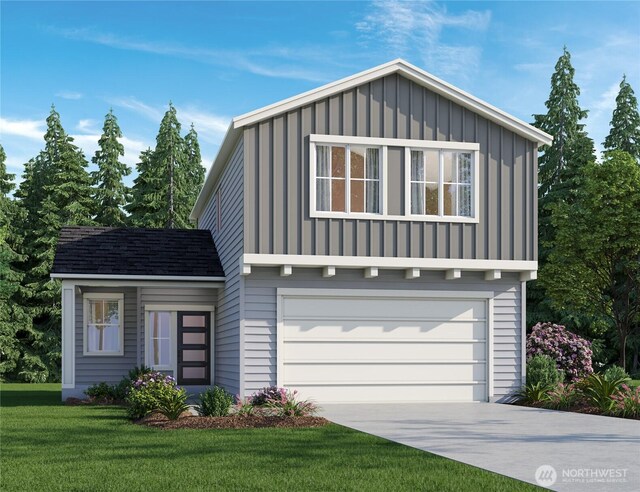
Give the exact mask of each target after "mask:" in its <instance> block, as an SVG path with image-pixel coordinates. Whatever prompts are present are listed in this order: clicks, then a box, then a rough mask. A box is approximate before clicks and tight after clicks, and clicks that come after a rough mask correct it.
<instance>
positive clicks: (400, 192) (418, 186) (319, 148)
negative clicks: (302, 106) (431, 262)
mask: <svg viewBox="0 0 640 492" xmlns="http://www.w3.org/2000/svg"><path fill="white" fill-rule="evenodd" d="M479 152H480V145H479V144H477V143H470V142H438V141H427V140H408V139H391V138H377V137H352V136H342V135H311V136H310V161H309V163H310V178H311V179H310V183H309V192H310V204H309V205H310V214H311V216H312V217H336V218H339V217H354V218H368V219H381V220H406V221H434V222H478V203H479V191H478V183H479V180H478V164H479Z"/></svg>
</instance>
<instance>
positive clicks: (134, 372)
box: [129, 364, 154, 383]
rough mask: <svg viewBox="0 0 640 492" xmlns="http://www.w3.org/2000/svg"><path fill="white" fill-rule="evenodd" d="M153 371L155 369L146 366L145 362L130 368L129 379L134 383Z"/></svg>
mask: <svg viewBox="0 0 640 492" xmlns="http://www.w3.org/2000/svg"><path fill="white" fill-rule="evenodd" d="M152 372H154V370H153V369H151V368H150V367H147V366H145V365H144V364H142V365H140V366H136V367H134V368H133V369H130V370H129V381H130V382H132V383H133V382H134V381H137V380H138V379H140V378H141V377H142V376H144V375H146V374H151V373H152Z"/></svg>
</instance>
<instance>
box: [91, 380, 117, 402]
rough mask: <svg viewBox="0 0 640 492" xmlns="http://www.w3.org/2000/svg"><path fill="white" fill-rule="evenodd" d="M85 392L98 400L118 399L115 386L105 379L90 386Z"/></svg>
mask: <svg viewBox="0 0 640 492" xmlns="http://www.w3.org/2000/svg"><path fill="white" fill-rule="evenodd" d="M85 394H86V395H87V396H88V397H89V398H91V399H92V400H97V401H113V400H116V399H117V398H116V396H115V386H111V385H110V384H108V383H105V382H104V381H103V382H102V383H98V384H94V385H91V386H89V387H88V388H87V389H86V390H85Z"/></svg>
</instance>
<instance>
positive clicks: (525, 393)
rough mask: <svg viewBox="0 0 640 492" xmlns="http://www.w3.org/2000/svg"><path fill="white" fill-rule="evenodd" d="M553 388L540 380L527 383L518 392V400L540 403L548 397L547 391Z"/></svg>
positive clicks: (529, 403)
mask: <svg viewBox="0 0 640 492" xmlns="http://www.w3.org/2000/svg"><path fill="white" fill-rule="evenodd" d="M552 389H553V388H552V387H550V386H546V385H544V384H542V383H540V382H538V383H533V384H532V383H527V384H526V385H525V386H524V387H523V388H522V389H521V390H520V391H519V392H518V393H517V395H516V396H517V398H518V401H521V402H523V403H526V404H528V405H541V404H543V403H545V402H546V401H547V400H548V399H549V391H551V390H552Z"/></svg>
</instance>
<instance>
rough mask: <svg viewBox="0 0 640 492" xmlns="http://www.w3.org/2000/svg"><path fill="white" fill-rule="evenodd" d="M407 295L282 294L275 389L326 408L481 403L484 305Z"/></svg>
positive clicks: (484, 361) (484, 387)
mask: <svg viewBox="0 0 640 492" xmlns="http://www.w3.org/2000/svg"><path fill="white" fill-rule="evenodd" d="M347 292H348V291H347ZM409 295H411V296H413V297H407V293H401V294H400V293H395V292H394V293H387V294H385V295H379V294H375V293H374V294H370V295H358V296H354V295H348V294H347V293H346V292H344V291H341V293H340V294H337V293H335V292H334V293H333V294H331V295H326V294H324V295H318V294H313V295H300V294H282V295H281V297H280V301H279V308H278V321H279V326H278V383H279V384H280V385H282V386H285V387H289V388H293V389H297V390H299V392H300V393H301V394H302V395H303V396H304V397H309V398H313V399H314V400H316V401H318V402H325V403H329V402H411V401H416V402H423V401H486V400H487V364H488V361H487V353H488V349H487V325H488V323H487V310H488V308H487V304H488V301H487V299H482V298H452V297H438V298H434V297H426V296H425V295H424V294H423V295H418V294H415V293H410V294H409Z"/></svg>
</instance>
